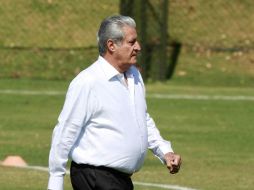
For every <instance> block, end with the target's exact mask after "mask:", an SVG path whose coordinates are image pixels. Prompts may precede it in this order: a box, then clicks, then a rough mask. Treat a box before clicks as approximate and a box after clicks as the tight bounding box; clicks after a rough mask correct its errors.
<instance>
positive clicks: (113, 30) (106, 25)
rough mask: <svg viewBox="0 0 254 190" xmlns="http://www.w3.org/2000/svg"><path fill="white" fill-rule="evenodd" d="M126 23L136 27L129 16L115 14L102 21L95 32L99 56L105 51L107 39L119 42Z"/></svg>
mask: <svg viewBox="0 0 254 190" xmlns="http://www.w3.org/2000/svg"><path fill="white" fill-rule="evenodd" d="M126 25H127V26H130V27H132V28H136V23H135V21H134V20H133V19H132V18H131V17H129V16H122V15H115V16H111V17H108V18H106V19H105V20H103V21H102V23H101V25H100V28H99V31H98V34H97V41H98V48H99V54H100V55H101V56H103V55H104V54H105V53H106V51H107V41H108V40H109V39H111V40H113V41H114V42H115V43H116V44H121V42H122V40H123V39H124V37H125V36H124V35H125V34H124V32H123V27H124V26H126Z"/></svg>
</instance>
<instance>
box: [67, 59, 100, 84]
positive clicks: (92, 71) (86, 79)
mask: <svg viewBox="0 0 254 190" xmlns="http://www.w3.org/2000/svg"><path fill="white" fill-rule="evenodd" d="M99 74H100V69H99V68H98V63H97V61H95V62H94V63H93V64H91V65H90V66H89V67H87V68H86V69H84V70H83V71H81V72H80V73H79V74H78V75H77V76H76V77H75V78H74V79H73V80H72V81H71V83H70V85H78V86H80V85H81V86H83V85H91V86H92V85H93V84H94V83H96V81H97V80H98V77H97V76H98V75H99Z"/></svg>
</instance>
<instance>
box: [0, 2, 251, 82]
mask: <svg viewBox="0 0 254 190" xmlns="http://www.w3.org/2000/svg"><path fill="white" fill-rule="evenodd" d="M253 10H254V5H253V1H252V0H244V1H242V0H232V1H230V2H228V1H223V0H213V1H205V0H156V1H153V0H135V1H134V0H119V1H117V0H107V1H106V0H105V1H94V0H82V1H80V0H72V1H67V0H62V1H59V0H15V1H13V0H5V1H1V2H0V20H1V22H0V60H1V61H0V67H1V69H0V77H1V78H15V79H19V78H29V79H50V80H56V79H57V80H62V79H64V80H66V79H67V80H70V79H71V78H73V77H74V76H75V75H76V74H77V73H78V72H80V71H81V70H83V69H84V68H86V67H87V66H88V65H90V64H91V63H92V62H93V61H94V60H96V59H97V56H98V53H97V42H96V33H97V29H98V27H99V23H100V22H101V20H102V19H103V18H105V17H107V16H109V15H113V14H119V13H122V14H124V15H130V16H132V17H134V18H135V20H136V22H137V25H138V32H139V40H140V42H141V44H142V48H143V50H142V53H141V55H140V61H139V64H140V66H141V68H142V72H143V76H144V78H145V79H146V80H147V81H156V80H160V81H165V80H171V81H174V82H176V83H184V84H195V85H214V84H216V85H226V86H228V85H229V86H235V85H237V86H239V85H240V86H253V85H254V80H253V79H254V75H253V74H254V55H253V54H252V52H253V42H254V35H252V31H253V30H254V24H252V21H253V19H254V11H253Z"/></svg>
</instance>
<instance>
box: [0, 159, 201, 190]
mask: <svg viewBox="0 0 254 190" xmlns="http://www.w3.org/2000/svg"><path fill="white" fill-rule="evenodd" d="M0 165H1V162H0ZM5 167H6V166H5ZM13 167H16V168H24V169H31V170H36V171H43V172H48V168H47V167H43V166H13ZM66 174H67V175H69V174H70V171H69V170H66ZM133 184H134V185H140V186H146V187H158V188H161V189H171V190H197V189H193V188H189V187H182V186H179V185H169V184H160V183H145V182H139V181H133Z"/></svg>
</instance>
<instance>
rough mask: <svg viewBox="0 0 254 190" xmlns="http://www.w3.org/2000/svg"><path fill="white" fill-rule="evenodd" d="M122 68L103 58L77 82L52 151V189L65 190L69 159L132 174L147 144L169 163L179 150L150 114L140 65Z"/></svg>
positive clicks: (59, 123)
mask: <svg viewBox="0 0 254 190" xmlns="http://www.w3.org/2000/svg"><path fill="white" fill-rule="evenodd" d="M125 74H126V76H127V83H126V80H125V78H124V74H121V73H119V72H118V71H117V70H116V69H115V68H114V67H113V66H112V65H111V64H109V63H108V62H107V61H106V60H105V59H104V58H103V57H101V56H99V58H98V60H97V61H96V62H95V63H93V64H92V65H91V66H90V67H88V68H87V69H85V70H84V71H82V72H81V73H80V74H79V75H78V76H77V77H76V78H74V80H73V81H72V82H71V84H70V86H69V89H68V92H67V94H66V99H65V103H64V106H63V109H62V112H61V114H60V116H59V118H58V124H57V125H56V127H55V129H54V131H53V136H52V144H51V150H50V155H49V172H50V177H49V183H48V189H52V190H62V189H63V177H64V175H65V172H66V164H67V161H68V158H70V159H72V160H73V161H74V162H76V163H79V164H81V163H83V164H90V165H94V166H106V167H110V168H114V169H116V170H119V171H122V172H125V173H129V174H132V173H134V172H136V171H138V170H139V169H140V168H141V166H142V164H143V162H144V158H145V155H146V151H147V149H148V148H149V149H151V150H152V151H153V153H154V154H155V155H156V156H157V157H158V158H160V160H161V161H162V162H164V158H163V157H164V154H165V153H167V152H173V150H172V148H171V144H170V142H168V141H165V140H163V139H162V137H161V136H160V133H159V131H158V129H157V128H156V126H155V123H154V121H153V119H152V118H151V117H150V116H149V114H148V113H147V107H146V101H145V89H144V83H143V81H142V78H141V75H140V73H139V71H138V70H137V69H136V67H135V66H132V67H130V68H129V70H128V71H127V72H126V73H125Z"/></svg>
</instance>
